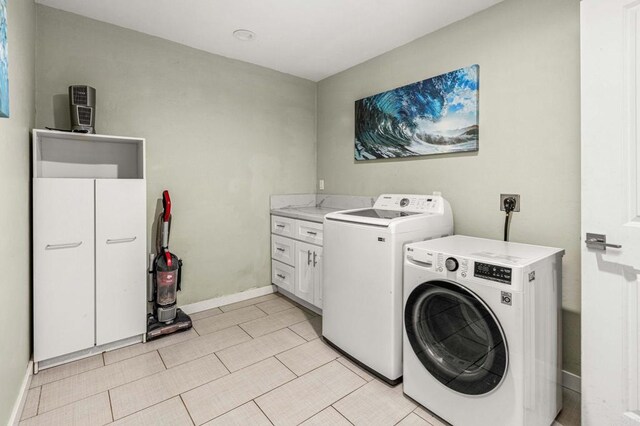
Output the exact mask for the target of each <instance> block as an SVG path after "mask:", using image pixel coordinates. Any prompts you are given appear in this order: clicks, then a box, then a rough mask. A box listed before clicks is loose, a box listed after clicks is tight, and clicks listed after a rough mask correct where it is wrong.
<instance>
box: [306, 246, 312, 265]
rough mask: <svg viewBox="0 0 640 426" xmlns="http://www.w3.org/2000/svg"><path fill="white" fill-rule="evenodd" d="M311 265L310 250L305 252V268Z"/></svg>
mask: <svg viewBox="0 0 640 426" xmlns="http://www.w3.org/2000/svg"><path fill="white" fill-rule="evenodd" d="M309 265H311V250H307V266H309Z"/></svg>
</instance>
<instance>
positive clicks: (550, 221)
mask: <svg viewBox="0 0 640 426" xmlns="http://www.w3.org/2000/svg"><path fill="white" fill-rule="evenodd" d="M579 53H580V35H579V1H578V0H536V1H531V0H506V1H504V2H503V3H500V4H498V5H496V6H494V7H492V8H490V9H487V10H485V11H483V12H480V13H478V14H476V15H473V16H471V17H469V18H467V19H465V20H463V21H460V22H457V23H455V24H453V25H450V26H448V27H446V28H444V29H442V30H440V31H437V32H435V33H433V34H430V35H427V36H425V37H422V38H420V39H417V40H415V41H413V42H411V43H409V44H407V45H404V46H402V47H400V48H397V49H394V50H392V51H390V52H388V53H385V54H383V55H381V56H379V57H376V58H374V59H372V60H370V61H368V62H365V63H363V64H361V65H358V66H355V67H353V68H351V69H349V70H346V71H344V72H341V73H339V74H337V75H334V76H332V77H329V78H327V79H325V80H322V81H321V82H320V83H319V85H318V169H317V170H318V171H317V175H318V178H319V179H325V191H326V192H327V193H338V194H376V193H387V192H391V193H393V192H408V193H430V192H432V191H442V193H443V195H444V196H445V197H446V198H447V199H448V200H449V201H450V202H451V205H452V207H453V211H454V218H455V226H456V233H459V234H467V235H473V236H479V237H488V238H496V239H500V238H502V227H503V222H504V215H503V214H502V213H501V212H499V211H498V207H499V194H500V193H519V194H521V195H522V211H521V212H520V213H516V214H515V215H514V217H513V222H512V225H511V240H512V241H519V242H526V243H532V244H540V245H548V246H556V247H563V248H565V249H566V256H565V258H564V283H563V284H564V287H563V291H564V294H563V306H564V368H565V369H566V370H568V371H571V372H573V373H576V374H579V373H580V60H579ZM472 64H479V65H480V106H479V108H480V151H479V152H477V153H466V154H457V155H445V156H435V157H423V158H418V159H403V160H381V161H367V162H358V163H356V162H355V161H354V159H353V136H354V121H353V117H354V101H355V100H357V99H360V98H363V97H366V96H369V95H373V94H376V93H379V92H382V91H385V90H389V89H393V88H395V87H399V86H402V85H405V84H408V83H412V82H415V81H419V80H423V79H425V78H428V77H431V76H434V75H438V74H442V73H444V72H448V71H451V70H454V69H457V68H460V67H463V66H468V65H472Z"/></svg>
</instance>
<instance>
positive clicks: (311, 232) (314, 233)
mask: <svg viewBox="0 0 640 426" xmlns="http://www.w3.org/2000/svg"><path fill="white" fill-rule="evenodd" d="M307 234H309V235H318V233H317V232H313V231H307Z"/></svg>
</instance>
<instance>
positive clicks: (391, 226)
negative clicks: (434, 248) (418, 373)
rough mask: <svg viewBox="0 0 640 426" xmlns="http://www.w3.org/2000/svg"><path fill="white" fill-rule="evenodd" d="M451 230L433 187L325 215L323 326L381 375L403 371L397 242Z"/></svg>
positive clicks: (390, 377) (333, 340)
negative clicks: (429, 190) (431, 192)
mask: <svg viewBox="0 0 640 426" xmlns="http://www.w3.org/2000/svg"><path fill="white" fill-rule="evenodd" d="M452 233H453V217H452V215H451V207H450V206H449V203H448V202H447V201H446V200H445V199H444V198H442V197H441V196H440V195H439V194H437V193H436V194H435V195H403V194H394V195H387V194H385V195H380V196H379V197H378V199H377V200H376V202H375V204H374V206H373V207H372V208H367V209H355V210H344V211H339V212H335V213H329V214H327V215H326V216H325V217H324V269H323V275H324V279H323V302H322V303H323V309H322V334H323V336H324V338H325V340H326V341H327V342H328V343H329V344H331V345H332V346H334V347H336V348H337V349H339V350H340V351H341V352H343V353H344V354H346V355H348V356H349V357H350V358H352V359H353V360H355V361H357V362H358V363H359V364H360V365H362V366H364V367H365V368H367V369H368V370H369V371H371V372H373V373H375V374H376V375H378V376H379V377H380V378H382V379H383V380H385V381H387V382H388V383H391V384H395V383H398V382H399V380H400V378H401V377H402V258H403V252H402V250H403V246H404V245H405V244H406V243H410V242H414V241H423V240H427V239H430V238H439V237H442V236H446V235H451V234H452Z"/></svg>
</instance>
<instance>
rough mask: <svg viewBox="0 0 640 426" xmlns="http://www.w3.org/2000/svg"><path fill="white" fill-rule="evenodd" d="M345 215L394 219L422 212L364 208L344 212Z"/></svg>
mask: <svg viewBox="0 0 640 426" xmlns="http://www.w3.org/2000/svg"><path fill="white" fill-rule="evenodd" d="M344 214H346V215H351V216H360V217H373V218H375V219H396V218H399V217H406V216H413V215H416V214H422V213H418V212H403V211H398V210H381V209H365V210H355V211H348V212H344Z"/></svg>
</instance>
